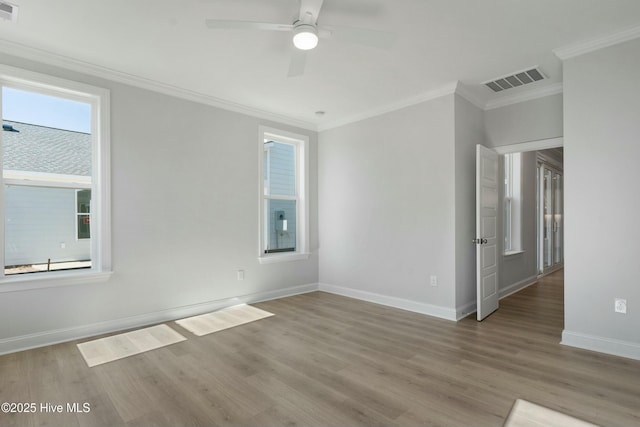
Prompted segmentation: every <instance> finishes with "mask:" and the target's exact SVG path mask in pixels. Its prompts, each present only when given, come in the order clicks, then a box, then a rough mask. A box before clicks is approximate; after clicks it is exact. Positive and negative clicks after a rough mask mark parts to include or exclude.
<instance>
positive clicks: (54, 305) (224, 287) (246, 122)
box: [0, 56, 318, 350]
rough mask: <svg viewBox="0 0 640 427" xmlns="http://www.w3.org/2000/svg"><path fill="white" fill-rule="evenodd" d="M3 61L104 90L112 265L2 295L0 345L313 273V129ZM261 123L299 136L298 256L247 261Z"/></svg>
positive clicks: (307, 278)
mask: <svg viewBox="0 0 640 427" xmlns="http://www.w3.org/2000/svg"><path fill="white" fill-rule="evenodd" d="M3 62H4V63H5V64H8V65H13V66H18V67H21V68H25V69H30V70H33V71H37V72H42V73H46V74H50V75H53V76H58V77H62V78H67V79H72V80H77V81H81V82H85V83H89V84H93V85H96V86H101V87H105V88H107V89H110V90H111V124H112V126H111V152H112V157H111V163H112V170H111V174H112V180H111V181H112V182H111V184H112V238H113V247H112V253H113V262H112V263H113V271H114V273H113V276H112V277H111V279H110V280H109V281H108V282H107V283H95V284H83V285H74V286H63V287H55V288H44V289H36V290H30V291H19V292H7V293H3V294H2V297H1V298H0V344H2V341H3V340H4V342H5V343H8V345H11V338H13V337H21V336H26V335H29V336H31V335H30V334H35V336H40V334H45V335H46V334H47V333H48V331H55V330H67V329H69V330H74V328H79V327H82V326H83V325H92V324H97V323H98V322H107V323H108V322H113V321H116V320H117V319H128V318H129V317H131V316H139V315H144V314H147V313H167V312H170V311H171V310H172V309H175V308H180V307H189V306H191V305H192V304H199V303H203V302H209V301H218V300H221V299H226V298H231V297H236V296H242V295H247V294H253V293H265V292H271V291H277V290H279V289H284V288H288V287H293V286H298V285H304V284H315V283H316V282H317V279H318V258H317V245H318V229H317V181H316V176H317V135H316V133H315V132H311V131H306V130H302V129H295V128H291V127H290V126H284V125H280V124H278V123H272V122H267V121H264V120H260V119H257V118H254V117H250V116H246V115H242V114H238V113H233V112H229V111H225V110H221V109H217V108H214V107H209V106H205V105H202V104H197V103H194V102H190V101H185V100H181V99H177V98H173V97H170V96H166V95H162V94H159V93H155V92H151V91H148V90H143V89H139V88H134V87H130V86H126V85H123V84H119V83H114V82H110V81H106V80H103V79H99V78H93V77H89V76H85V75H80V74H77V73H73V72H67V71H64V70H61V69H58V68H55V67H52V66H47V65H42V64H37V63H33V62H31V61H27V60H22V59H17V58H12V57H8V56H3ZM261 124H264V125H267V126H270V127H275V128H282V129H284V130H288V131H292V132H297V133H301V134H305V135H309V137H310V149H309V151H310V156H309V158H310V171H309V177H310V194H309V202H310V249H311V252H312V255H311V257H310V259H308V260H304V261H292V262H285V263H277V264H268V265H260V264H259V263H258V238H259V231H258V224H259V220H258V215H259V214H258V206H259V189H260V186H259V178H260V177H259V176H258V147H259V145H258V140H257V138H258V126H259V125H261ZM236 269H244V270H245V280H244V281H237V280H236ZM109 324H112V323H109ZM0 350H1V348H0Z"/></svg>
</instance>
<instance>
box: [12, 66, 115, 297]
mask: <svg viewBox="0 0 640 427" xmlns="http://www.w3.org/2000/svg"><path fill="white" fill-rule="evenodd" d="M0 85H1V92H0V97H1V103H0V105H1V107H2V123H3V126H2V133H1V134H0V146H1V148H2V184H3V185H2V186H0V217H2V220H3V224H4V228H2V231H0V240H1V241H0V259H3V262H4V268H3V269H1V270H0V291H3V290H12V289H13V288H14V287H15V286H13V285H19V286H29V284H30V282H34V283H45V282H46V283H47V286H49V285H52V284H53V285H55V284H56V283H58V282H59V283H63V282H64V283H65V284H68V283H75V282H76V279H77V281H87V280H102V279H104V278H105V277H106V276H105V275H106V274H108V272H109V270H110V263H111V248H110V207H109V201H110V197H109V92H108V91H107V90H105V89H101V88H97V87H93V86H89V85H85V84H80V83H76V82H72V81H68V80H63V79H58V78H54V77H51V76H46V75H42V74H38V73H33V72H29V71H26V70H21V69H17V68H13V67H8V66H0ZM103 273H104V274H103ZM56 281H57V282H56Z"/></svg>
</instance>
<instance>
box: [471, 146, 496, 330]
mask: <svg viewBox="0 0 640 427" xmlns="http://www.w3.org/2000/svg"><path fill="white" fill-rule="evenodd" d="M497 231H498V154H497V153H496V152H495V151H493V150H490V149H488V148H486V147H483V146H482V145H477V146H476V238H475V239H474V240H473V243H475V244H476V286H477V305H478V311H477V313H478V320H482V319H484V318H485V317H487V316H488V315H490V314H491V313H493V312H494V311H496V310H497V309H498V236H497Z"/></svg>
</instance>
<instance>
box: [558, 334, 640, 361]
mask: <svg viewBox="0 0 640 427" xmlns="http://www.w3.org/2000/svg"><path fill="white" fill-rule="evenodd" d="M560 344H564V345H568V346H570V347H577V348H582V349H584V350H591V351H597V352H600V353H607V354H612V355H614V356H621V357H626V358H629V359H635V360H640V344H639V343H635V342H631V341H622V340H616V339H612V338H605V337H599V336H595V335H589V334H583V333H580V332H572V331H567V330H566V329H565V330H564V331H562V341H561V342H560Z"/></svg>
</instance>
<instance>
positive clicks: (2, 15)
mask: <svg viewBox="0 0 640 427" xmlns="http://www.w3.org/2000/svg"><path fill="white" fill-rule="evenodd" d="M0 19H4V20H5V21H12V22H16V21H17V20H18V6H16V5H15V4H11V3H7V2H4V1H0Z"/></svg>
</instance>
